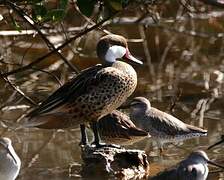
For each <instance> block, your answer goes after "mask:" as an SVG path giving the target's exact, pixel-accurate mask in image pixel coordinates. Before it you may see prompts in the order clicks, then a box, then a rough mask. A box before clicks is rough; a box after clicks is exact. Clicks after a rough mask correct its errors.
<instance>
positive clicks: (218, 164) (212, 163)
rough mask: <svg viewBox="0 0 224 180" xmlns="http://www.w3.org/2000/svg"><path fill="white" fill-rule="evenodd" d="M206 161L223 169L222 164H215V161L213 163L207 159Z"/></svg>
mask: <svg viewBox="0 0 224 180" xmlns="http://www.w3.org/2000/svg"><path fill="white" fill-rule="evenodd" d="M207 163H208V164H211V165H213V166H216V167H219V168H221V169H224V166H221V165H219V164H217V163H215V162H212V161H207Z"/></svg>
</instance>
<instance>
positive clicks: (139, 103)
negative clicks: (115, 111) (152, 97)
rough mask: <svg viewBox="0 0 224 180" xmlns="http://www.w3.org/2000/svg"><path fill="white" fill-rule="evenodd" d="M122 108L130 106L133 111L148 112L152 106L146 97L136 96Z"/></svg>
mask: <svg viewBox="0 0 224 180" xmlns="http://www.w3.org/2000/svg"><path fill="white" fill-rule="evenodd" d="M119 108H120V109H127V108H130V110H131V112H133V113H138V112H146V111H147V110H149V109H150V108H151V103H150V102H149V100H148V99H146V98H145V97H135V98H133V99H132V100H131V102H128V103H125V104H123V105H122V106H121V107H119Z"/></svg>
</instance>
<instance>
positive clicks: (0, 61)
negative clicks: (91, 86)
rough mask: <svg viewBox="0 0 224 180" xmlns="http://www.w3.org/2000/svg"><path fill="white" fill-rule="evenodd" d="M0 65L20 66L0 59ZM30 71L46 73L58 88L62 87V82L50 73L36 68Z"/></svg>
mask: <svg viewBox="0 0 224 180" xmlns="http://www.w3.org/2000/svg"><path fill="white" fill-rule="evenodd" d="M0 63H2V64H6V65H13V66H21V64H16V63H8V62H5V61H3V59H0ZM31 69H33V70H36V71H40V72H43V73H46V74H48V75H50V76H51V77H52V78H53V79H54V80H55V81H56V82H57V83H58V84H59V85H60V86H62V82H61V81H60V80H59V79H58V77H57V76H55V75H54V74H53V73H51V72H49V71H45V70H43V69H39V68H36V67H31ZM0 109H1V108H0Z"/></svg>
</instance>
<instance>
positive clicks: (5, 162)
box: [0, 137, 21, 180]
mask: <svg viewBox="0 0 224 180" xmlns="http://www.w3.org/2000/svg"><path fill="white" fill-rule="evenodd" d="M20 166H21V161H20V159H19V157H18V156H17V154H16V152H15V151H14V149H13V147H12V142H11V140H10V139H9V138H6V137H3V138H0V180H14V179H16V177H17V176H18V174H19V170H20Z"/></svg>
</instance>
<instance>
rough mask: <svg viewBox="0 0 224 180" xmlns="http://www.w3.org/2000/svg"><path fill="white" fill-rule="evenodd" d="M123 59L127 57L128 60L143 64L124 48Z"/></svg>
mask: <svg viewBox="0 0 224 180" xmlns="http://www.w3.org/2000/svg"><path fill="white" fill-rule="evenodd" d="M124 59H128V60H130V61H132V62H135V63H137V64H143V62H142V61H140V60H138V59H137V58H135V57H134V56H132V55H131V53H130V52H129V50H128V49H126V54H125V55H124Z"/></svg>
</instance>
